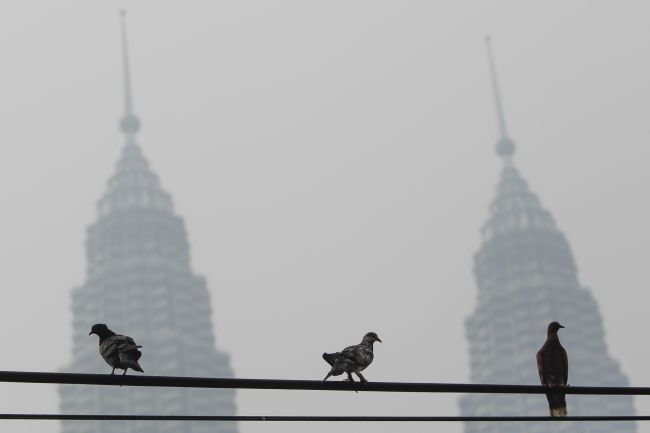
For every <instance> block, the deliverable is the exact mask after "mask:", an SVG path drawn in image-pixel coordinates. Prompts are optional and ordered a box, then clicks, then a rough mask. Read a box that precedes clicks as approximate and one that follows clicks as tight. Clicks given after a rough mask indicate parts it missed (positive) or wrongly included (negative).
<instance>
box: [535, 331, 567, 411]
mask: <svg viewBox="0 0 650 433" xmlns="http://www.w3.org/2000/svg"><path fill="white" fill-rule="evenodd" d="M560 328H564V326H562V325H560V324H559V323H558V322H551V323H549V325H548V331H547V333H546V342H545V343H544V345H543V346H542V348H541V349H539V352H537V371H538V373H539V380H540V381H541V382H542V386H543V387H546V388H565V387H566V386H567V380H568V378H569V359H568V358H567V355H566V350H564V347H562V345H561V344H560V339H559V338H558V336H557V331H558V330H560ZM565 395H566V394H565V393H563V392H548V393H546V399H547V400H548V408H549V411H550V413H551V416H566V415H567V410H566V398H565Z"/></svg>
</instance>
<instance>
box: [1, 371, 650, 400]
mask: <svg viewBox="0 0 650 433" xmlns="http://www.w3.org/2000/svg"><path fill="white" fill-rule="evenodd" d="M0 382H23V383H56V384H75V385H106V386H151V387H173V388H231V389H277V390H316V391H373V392H427V393H479V394H485V393H488V394H545V393H547V392H549V389H548V388H543V387H541V386H539V385H499V384H467V383H407V382H368V383H365V384H361V383H359V382H354V383H350V382H334V381H331V382H323V381H320V380H285V379H233V378H214V377H181V376H135V375H134V376H121V375H114V376H113V375H110V374H81V373H42V372H27V371H0ZM562 392H563V393H566V394H598V395H650V387H615V386H570V387H567V388H563V389H562Z"/></svg>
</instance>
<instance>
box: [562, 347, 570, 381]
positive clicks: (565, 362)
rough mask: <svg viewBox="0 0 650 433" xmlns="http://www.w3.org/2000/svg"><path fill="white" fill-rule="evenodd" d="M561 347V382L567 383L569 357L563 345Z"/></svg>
mask: <svg viewBox="0 0 650 433" xmlns="http://www.w3.org/2000/svg"><path fill="white" fill-rule="evenodd" d="M561 349H562V383H563V384H565V385H566V384H567V383H568V382H569V357H568V356H567V354H566V350H565V349H564V347H561Z"/></svg>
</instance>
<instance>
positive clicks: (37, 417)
mask: <svg viewBox="0 0 650 433" xmlns="http://www.w3.org/2000/svg"><path fill="white" fill-rule="evenodd" d="M0 419H7V420H18V419H20V420H63V421H270V422H459V421H461V422H493V421H499V422H504V421H505V422H531V421H550V422H567V421H578V422H585V421H592V422H593V421H596V422H599V421H650V416H566V417H548V416H284V415H279V416H278V415H269V416H264V415H245V416H227V415H206V416H203V415H61V414H30V413H22V414H21V413H5V414H0Z"/></svg>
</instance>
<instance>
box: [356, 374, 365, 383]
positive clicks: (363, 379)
mask: <svg viewBox="0 0 650 433" xmlns="http://www.w3.org/2000/svg"><path fill="white" fill-rule="evenodd" d="M354 374H356V375H357V376H359V379H360V380H361V383H368V381H367V380H366V378H365V377H363V375H362V374H361V373H354Z"/></svg>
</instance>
